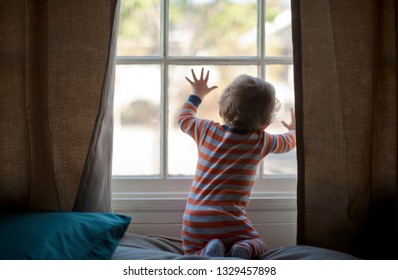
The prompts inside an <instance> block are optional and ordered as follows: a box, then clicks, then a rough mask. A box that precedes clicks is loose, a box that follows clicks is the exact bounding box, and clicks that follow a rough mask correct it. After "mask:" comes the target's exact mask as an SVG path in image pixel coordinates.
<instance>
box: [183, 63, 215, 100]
mask: <svg viewBox="0 0 398 280" xmlns="http://www.w3.org/2000/svg"><path fill="white" fill-rule="evenodd" d="M191 72H192V77H193V81H192V80H190V79H189V78H188V77H185V79H187V81H188V82H189V83H190V84H191V86H192V89H193V95H196V96H197V97H199V98H200V99H203V98H204V97H205V96H206V95H207V94H208V93H209V92H211V91H212V90H214V89H216V88H217V86H212V87H210V88H209V87H208V86H207V82H208V80H209V71H207V74H206V77H204V78H203V68H202V71H201V73H200V79H198V78H197V77H196V75H195V72H194V71H193V69H191Z"/></svg>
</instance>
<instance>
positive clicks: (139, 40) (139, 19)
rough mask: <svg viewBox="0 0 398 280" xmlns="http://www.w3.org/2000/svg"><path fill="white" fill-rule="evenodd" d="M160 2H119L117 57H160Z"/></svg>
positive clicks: (136, 0) (151, 0)
mask: <svg viewBox="0 0 398 280" xmlns="http://www.w3.org/2000/svg"><path fill="white" fill-rule="evenodd" d="M160 1H161V0H122V1H121V9H120V23H119V34H118V42H117V54H118V55H119V56H140V55H144V56H151V55H160V18H161V17H160Z"/></svg>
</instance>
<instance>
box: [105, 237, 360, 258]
mask: <svg viewBox="0 0 398 280" xmlns="http://www.w3.org/2000/svg"><path fill="white" fill-rule="evenodd" d="M112 259H114V260H192V259H194V260H198V259H203V260H209V259H216V258H210V257H200V256H184V255H183V252H182V248H181V242H180V240H177V239H173V238H169V237H161V236H143V235H138V234H132V233H126V234H125V235H124V237H123V238H122V240H121V241H120V243H119V246H118V247H117V248H116V251H115V252H114V254H113V257H112ZM218 259H226V258H218ZM228 259H231V258H228ZM258 259H262V260H352V259H356V258H355V257H353V256H351V255H347V254H344V253H340V252H336V251H332V250H328V249H322V248H317V247H311V246H287V247H280V248H277V249H273V250H269V251H268V252H266V253H265V254H262V255H261V256H260V257H259V258H258Z"/></svg>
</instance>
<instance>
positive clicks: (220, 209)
mask: <svg viewBox="0 0 398 280" xmlns="http://www.w3.org/2000/svg"><path fill="white" fill-rule="evenodd" d="M200 103H201V99H200V98H198V97H197V96H194V95H191V96H190V97H189V99H188V100H187V101H186V102H185V104H184V105H183V107H182V109H181V111H180V113H179V116H178V119H177V122H178V124H179V126H180V127H181V129H182V130H183V131H184V132H185V133H187V134H188V135H190V136H191V137H192V138H193V139H194V140H195V142H196V143H197V147H198V162H197V167H196V172H195V176H194V179H193V182H192V186H191V191H190V194H189V197H188V200H187V204H186V209H185V212H184V217H183V230H182V239H183V247H184V251H185V253H187V254H189V253H192V252H194V251H197V250H200V249H201V248H203V247H204V246H206V244H207V242H208V241H210V240H211V239H215V238H217V239H220V240H222V241H223V243H224V245H225V246H226V247H228V246H231V245H232V244H233V243H235V242H237V241H239V240H243V239H251V238H258V237H259V234H258V233H257V231H256V230H255V229H254V228H253V225H252V223H251V222H250V221H249V219H248V218H247V216H246V207H247V204H248V202H249V197H250V193H251V189H252V186H253V183H254V178H255V175H256V171H257V166H258V164H259V162H260V161H261V159H262V158H264V157H265V156H266V155H267V154H269V153H285V152H288V151H290V150H292V149H294V148H295V146H296V136H295V135H296V134H295V131H294V130H292V131H289V132H287V133H284V134H276V135H273V134H270V133H267V132H265V131H255V132H249V131H245V130H241V129H234V128H230V127H228V126H226V125H220V124H219V123H216V122H213V121H210V120H206V119H198V118H196V117H195V115H196V111H197V108H198V106H199V104H200Z"/></svg>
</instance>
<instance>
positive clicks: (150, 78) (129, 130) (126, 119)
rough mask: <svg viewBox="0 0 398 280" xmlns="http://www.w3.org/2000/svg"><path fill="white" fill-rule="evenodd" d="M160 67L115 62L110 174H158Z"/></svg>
mask: <svg viewBox="0 0 398 280" xmlns="http://www.w3.org/2000/svg"><path fill="white" fill-rule="evenodd" d="M160 81H161V78H160V67H159V66H158V65H155V66H153V65H134V66H133V65H131V66H126V65H118V66H117V67H116V86H115V100H114V131H113V134H114V138H113V175H132V176H151V175H159V174H160V167H159V166H160V90H161V86H160V83H161V82H160Z"/></svg>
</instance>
